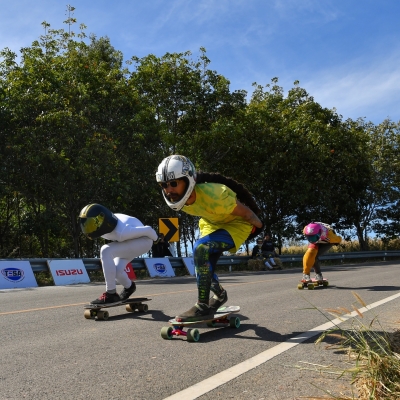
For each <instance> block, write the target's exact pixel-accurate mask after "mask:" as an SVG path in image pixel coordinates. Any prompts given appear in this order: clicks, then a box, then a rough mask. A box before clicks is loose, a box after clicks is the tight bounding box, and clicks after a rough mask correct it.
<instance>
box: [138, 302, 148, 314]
mask: <svg viewBox="0 0 400 400" xmlns="http://www.w3.org/2000/svg"><path fill="white" fill-rule="evenodd" d="M138 310H139V311H141V312H147V311H148V310H149V306H148V305H147V304H139V305H138Z"/></svg>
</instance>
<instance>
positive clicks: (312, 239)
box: [306, 234, 321, 243]
mask: <svg viewBox="0 0 400 400" xmlns="http://www.w3.org/2000/svg"><path fill="white" fill-rule="evenodd" d="M320 237H321V235H319V234H317V235H308V236H306V238H307V240H308V241H309V242H310V243H316V242H318V240H319V238H320Z"/></svg>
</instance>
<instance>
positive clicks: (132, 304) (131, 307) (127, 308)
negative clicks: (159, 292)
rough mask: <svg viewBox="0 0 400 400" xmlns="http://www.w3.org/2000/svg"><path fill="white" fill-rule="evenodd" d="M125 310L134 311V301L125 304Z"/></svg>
mask: <svg viewBox="0 0 400 400" xmlns="http://www.w3.org/2000/svg"><path fill="white" fill-rule="evenodd" d="M125 310H126V311H128V312H135V303H131V304H127V305H126V306H125Z"/></svg>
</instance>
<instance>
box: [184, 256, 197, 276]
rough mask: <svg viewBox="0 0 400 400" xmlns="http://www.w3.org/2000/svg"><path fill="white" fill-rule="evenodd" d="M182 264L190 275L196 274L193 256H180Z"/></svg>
mask: <svg viewBox="0 0 400 400" xmlns="http://www.w3.org/2000/svg"><path fill="white" fill-rule="evenodd" d="M182 261H183V264H184V265H185V267H186V269H187V270H188V272H189V274H190V275H192V276H195V275H196V272H195V268H194V260H193V257H182Z"/></svg>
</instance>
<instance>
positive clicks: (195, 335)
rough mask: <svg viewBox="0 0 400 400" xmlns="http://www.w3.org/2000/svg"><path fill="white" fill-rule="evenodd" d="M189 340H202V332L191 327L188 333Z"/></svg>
mask: <svg viewBox="0 0 400 400" xmlns="http://www.w3.org/2000/svg"><path fill="white" fill-rule="evenodd" d="M186 338H187V341H188V342H198V341H199V340H200V332H199V330H198V329H189V330H188V331H187V335H186Z"/></svg>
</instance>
